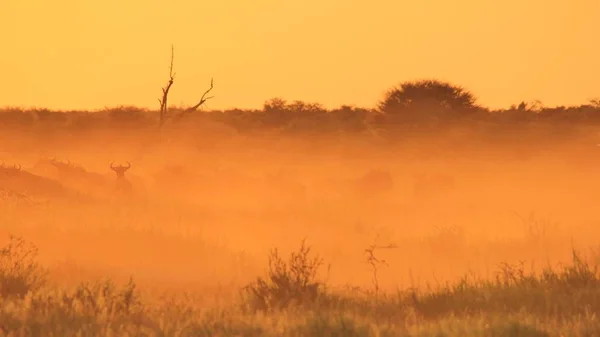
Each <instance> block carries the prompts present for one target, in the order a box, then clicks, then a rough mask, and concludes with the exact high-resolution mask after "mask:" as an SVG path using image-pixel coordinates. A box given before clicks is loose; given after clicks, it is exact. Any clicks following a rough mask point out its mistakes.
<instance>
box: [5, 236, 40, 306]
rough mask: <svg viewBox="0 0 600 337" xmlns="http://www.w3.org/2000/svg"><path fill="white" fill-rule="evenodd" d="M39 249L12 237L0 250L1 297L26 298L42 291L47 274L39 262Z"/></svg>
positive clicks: (21, 239)
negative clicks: (37, 260) (37, 259)
mask: <svg viewBox="0 0 600 337" xmlns="http://www.w3.org/2000/svg"><path fill="white" fill-rule="evenodd" d="M37 255H38V249H37V247H35V246H34V245H33V244H26V242H25V240H23V238H20V237H16V236H12V235H11V236H10V241H9V243H8V244H7V245H6V246H5V247H4V248H2V250H0V297H2V298H7V297H13V296H17V297H21V298H22V297H24V296H25V295H26V294H27V293H29V292H34V291H36V290H38V289H40V288H41V287H42V286H43V285H44V284H45V282H46V275H47V272H46V270H45V269H44V268H42V267H41V266H40V265H39V264H38V263H37V262H36V258H37Z"/></svg>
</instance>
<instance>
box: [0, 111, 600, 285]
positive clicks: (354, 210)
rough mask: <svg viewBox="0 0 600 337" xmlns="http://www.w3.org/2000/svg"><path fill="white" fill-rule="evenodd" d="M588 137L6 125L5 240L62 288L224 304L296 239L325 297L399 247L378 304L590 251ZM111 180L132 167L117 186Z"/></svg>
mask: <svg viewBox="0 0 600 337" xmlns="http://www.w3.org/2000/svg"><path fill="white" fill-rule="evenodd" d="M591 129H592V128H591V127H585V128H584V127H580V128H575V129H573V130H575V131H573V130H571V131H569V135H568V136H564V135H563V134H559V133H558V131H556V130H558V128H557V129H556V130H555V131H553V132H556V136H553V133H552V132H548V133H544V134H543V136H537V137H534V136H531V133H529V134H528V136H519V135H515V134H513V135H512V136H510V137H508V136H505V138H507V139H500V138H498V139H497V140H494V141H490V140H489V139H488V141H483V140H482V139H487V138H486V137H488V138H489V137H490V136H489V132H486V131H481V130H479V131H478V130H475V131H473V130H472V129H470V130H467V131H465V129H461V128H460V127H456V128H453V129H452V132H430V133H427V134H419V133H418V132H412V133H408V132H406V133H405V134H406V135H407V136H405V137H403V138H402V139H399V140H398V139H396V140H394V141H391V140H389V139H386V138H385V137H376V136H373V135H372V134H370V133H360V134H359V133H357V134H335V133H331V134H325V133H324V134H320V135H318V136H309V135H307V136H304V135H299V134H295V135H293V136H288V135H281V134H277V133H274V132H254V133H243V132H240V131H239V130H236V129H235V128H233V127H230V126H225V125H222V124H219V123H209V122H206V120H205V119H201V118H200V119H198V120H194V119H193V118H192V121H191V122H188V123H182V124H177V125H175V124H173V125H170V126H167V127H165V128H163V129H160V130H159V129H158V128H157V127H155V126H152V125H151V126H148V127H139V128H132V127H117V126H111V127H108V126H106V127H97V128H89V129H85V128H83V129H82V128H79V129H76V131H65V130H66V129H61V128H58V127H56V128H55V127H52V126H47V127H45V128H42V127H39V128H23V127H14V128H12V129H6V128H5V129H4V130H3V132H2V133H0V137H1V138H2V139H1V140H2V144H3V146H2V147H1V148H0V149H1V151H0V156H1V158H2V161H3V166H2V168H0V172H1V173H2V174H1V175H0V182H1V185H0V186H1V187H2V193H3V194H4V195H3V200H4V201H3V202H2V203H1V207H2V211H1V212H0V219H1V224H2V226H1V231H2V238H3V239H5V238H8V234H9V233H10V234H14V235H18V236H22V237H24V238H26V239H27V240H28V241H31V242H33V243H35V245H36V246H37V247H38V248H39V252H40V255H39V259H40V261H41V262H42V263H43V264H45V265H47V266H49V267H50V270H51V278H52V279H53V280H56V281H57V282H60V283H65V282H78V281H80V280H85V279H89V278H93V277H99V276H110V277H112V278H116V279H125V278H128V277H129V276H133V278H134V279H135V280H136V282H138V283H141V284H145V285H147V286H152V287H159V288H182V287H183V288H185V289H188V290H189V289H198V290H201V289H213V288H214V287H232V289H233V288H234V287H239V286H241V285H243V284H245V283H247V282H249V281H251V280H252V279H254V278H255V277H256V276H257V275H259V274H262V273H263V272H264V270H265V266H266V263H267V256H268V253H269V251H270V250H271V249H273V248H278V249H279V250H280V251H282V252H289V251H293V250H295V249H297V248H298V246H299V245H300V243H301V241H302V239H306V242H307V243H308V244H309V245H310V246H311V247H312V248H313V249H314V251H317V252H319V254H320V255H321V256H322V257H323V259H324V260H325V262H326V263H327V264H329V265H330V268H327V271H326V274H327V275H324V277H325V278H327V280H328V281H327V282H328V283H329V284H331V285H333V286H343V285H354V286H361V287H370V286H371V285H372V270H371V268H370V266H369V265H368V264H367V263H366V255H365V249H366V248H368V247H369V246H370V245H381V246H385V245H395V247H396V248H393V249H384V250H381V251H379V252H378V253H377V254H378V256H379V257H380V258H381V259H385V260H386V262H387V266H385V267H382V268H381V269H380V271H379V276H378V277H379V283H380V287H382V288H385V289H388V290H394V289H396V288H397V287H409V286H412V285H415V284H426V283H435V282H444V281H451V280H456V279H457V278H460V277H462V276H463V275H465V273H474V274H477V275H480V276H482V277H486V276H489V275H490V273H492V272H493V270H495V267H496V266H498V265H499V264H500V263H501V262H503V261H508V262H518V261H527V263H528V264H531V266H532V268H534V269H538V268H542V267H544V266H545V265H547V264H548V263H550V264H555V263H558V262H561V261H565V260H567V259H569V258H570V257H571V252H572V249H573V248H578V249H584V250H586V249H589V248H590V247H595V244H596V241H597V240H595V238H597V236H598V233H599V231H598V227H597V224H598V221H599V220H600V214H599V213H598V212H597V211H596V202H597V200H598V198H597V194H598V191H599V190H600V181H599V179H598V177H599V175H598V171H597V167H598V166H597V165H598V158H600V152H599V151H600V147H597V146H596V143H597V142H598V141H597V139H596V138H595V137H596V134H595V130H591ZM590 130H591V131H590ZM514 132H519V131H514ZM504 134H505V135H506V134H508V135H510V134H511V133H510V132H505V133H504ZM557 137H562V138H561V140H560V141H556V139H555V138H557ZM508 138H510V139H508ZM119 167H123V168H127V167H130V168H129V169H128V170H124V169H121V172H124V174H123V175H122V177H120V178H119V177H118V175H117V171H118V170H119V169H118V168H119ZM115 168H117V169H116V170H115Z"/></svg>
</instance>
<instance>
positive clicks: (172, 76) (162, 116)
mask: <svg viewBox="0 0 600 337" xmlns="http://www.w3.org/2000/svg"><path fill="white" fill-rule="evenodd" d="M174 58H175V48H174V47H173V45H171V66H170V67H169V82H167V85H166V86H165V87H163V88H162V92H163V96H162V99H160V98H159V99H158V102H159V103H160V116H159V117H160V119H159V123H160V126H162V125H163V124H164V123H165V120H166V118H167V109H168V106H167V101H168V98H169V90H171V86H172V85H173V81H175V73H174V72H173V59H174Z"/></svg>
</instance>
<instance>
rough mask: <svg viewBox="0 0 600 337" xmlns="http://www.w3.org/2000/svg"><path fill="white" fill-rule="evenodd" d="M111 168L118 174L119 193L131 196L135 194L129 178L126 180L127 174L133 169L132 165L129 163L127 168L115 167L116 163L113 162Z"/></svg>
mask: <svg viewBox="0 0 600 337" xmlns="http://www.w3.org/2000/svg"><path fill="white" fill-rule="evenodd" d="M110 168H111V170H113V171H115V173H116V174H117V180H116V184H115V187H116V190H117V192H119V193H122V194H127V195H130V194H131V193H132V192H133V185H132V184H131V182H130V181H129V180H127V178H125V172H127V170H129V169H130V168H131V163H130V162H127V166H125V165H119V166H115V165H114V162H111V163H110Z"/></svg>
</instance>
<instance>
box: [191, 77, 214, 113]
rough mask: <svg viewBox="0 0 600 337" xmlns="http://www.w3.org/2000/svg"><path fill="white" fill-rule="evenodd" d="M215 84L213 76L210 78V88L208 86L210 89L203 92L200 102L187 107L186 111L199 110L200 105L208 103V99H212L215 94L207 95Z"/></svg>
mask: <svg viewBox="0 0 600 337" xmlns="http://www.w3.org/2000/svg"><path fill="white" fill-rule="evenodd" d="M213 84H214V81H213V79H212V78H211V79H210V88H208V90H206V91H205V92H204V94H202V97H201V98H200V102H198V103H197V104H196V105H194V106H192V107H189V108H187V109H186V110H185V111H186V112H190V111H196V110H198V108H199V107H200V106H202V104H204V103H206V101H208V100H209V99H211V98H214V97H215V96H209V97H206V95H207V94H208V93H209V92H210V91H211V90H213V88H214V85H213Z"/></svg>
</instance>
